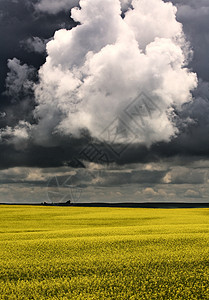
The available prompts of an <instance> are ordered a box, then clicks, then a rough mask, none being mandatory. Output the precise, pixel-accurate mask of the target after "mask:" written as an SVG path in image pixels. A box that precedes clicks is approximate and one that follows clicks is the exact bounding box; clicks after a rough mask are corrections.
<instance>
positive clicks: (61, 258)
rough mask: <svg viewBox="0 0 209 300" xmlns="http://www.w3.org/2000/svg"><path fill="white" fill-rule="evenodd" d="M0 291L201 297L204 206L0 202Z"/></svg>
mask: <svg viewBox="0 0 209 300" xmlns="http://www.w3.org/2000/svg"><path fill="white" fill-rule="evenodd" d="M0 237H1V239H0V299H11V300H14V299H21V300H22V299H37V300H42V299H57V300H60V299H72V300H73V299H82V300H86V299H92V300H93V299H98V300H102V299H121V300H126V299H132V300H133V299H149V300H151V299H166V300H168V299H172V300H173V299H186V300H192V299H198V300H200V299H204V300H205V299H209V209H207V208H206V209H203V208H201V209H168V210H166V209H164V210H163V209H144V208H79V207H41V206H40V207H38V206H37V207H36V206H1V207H0Z"/></svg>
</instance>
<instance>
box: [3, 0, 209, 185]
mask: <svg viewBox="0 0 209 300" xmlns="http://www.w3.org/2000/svg"><path fill="white" fill-rule="evenodd" d="M35 3H36V1H24V0H19V1H8V0H2V1H1V2H0V37H1V45H3V46H1V48H0V72H1V79H0V92H1V93H2V92H4V91H5V89H6V85H5V79H6V76H7V73H8V72H9V69H8V67H7V61H8V59H13V58H14V57H16V58H17V59H19V60H20V61H21V62H22V64H24V63H26V64H27V65H29V66H33V67H34V68H35V69H38V68H39V67H40V66H41V65H42V64H43V63H44V61H45V54H44V53H43V52H42V51H40V52H38V51H34V52H31V49H32V48H30V47H29V46H27V43H29V42H28V41H30V43H31V41H33V37H37V38H39V39H41V40H42V41H43V40H45V39H49V38H51V37H52V36H53V34H54V32H55V31H56V30H57V29H59V28H62V27H64V28H68V29H69V28H72V27H73V26H75V25H76V24H75V23H74V22H73V20H71V19H70V18H69V12H60V13H59V14H56V15H49V14H44V13H40V12H39V13H38V12H36V11H35V10H34V7H33V4H35ZM173 3H174V4H176V5H177V7H178V12H177V19H178V20H179V21H180V22H181V23H182V24H183V27H184V32H185V34H186V36H187V39H188V40H189V41H190V43H191V46H192V48H193V51H194V57H193V60H192V61H191V62H190V68H192V69H193V70H194V71H195V72H197V75H198V78H199V86H198V88H197V89H196V90H195V91H194V93H193V95H194V101H193V102H191V103H188V104H186V105H185V106H184V108H183V111H181V112H180V111H179V112H177V116H178V117H177V118H176V122H177V123H178V127H179V129H180V133H179V135H178V137H177V138H175V139H173V140H172V141H171V142H169V143H157V144H154V145H152V146H151V147H150V148H147V147H146V146H143V145H139V144H135V145H130V146H129V147H128V148H127V149H126V150H125V151H123V152H122V153H121V154H120V155H115V153H113V152H112V151H111V148H110V147H108V145H103V144H102V145H99V147H100V149H101V151H103V152H105V153H107V154H108V157H109V160H110V161H114V162H116V163H117V164H119V165H124V164H127V163H137V162H142V163H147V162H151V161H159V160H161V159H162V160H164V159H169V158H172V157H182V163H183V162H187V161H188V163H189V162H190V161H191V160H192V159H193V158H197V157H200V158H202V157H206V158H208V156H209V117H208V116H209V85H208V83H207V81H209V64H208V53H209V29H208V28H209V3H208V1H207V0H205V1H196V2H195V1H186V0H184V1H177V0H173ZM37 41H38V40H37ZM39 42H40V41H39ZM30 45H31V44H30ZM20 98H21V99H20ZM34 107H35V102H34V99H33V96H32V95H30V97H28V95H24V96H23V97H19V99H16V100H15V101H14V97H11V95H10V96H9V97H6V95H2V96H1V101H0V111H1V114H0V125H1V127H6V125H9V126H15V125H16V124H17V123H18V121H19V120H24V121H28V122H31V123H32V122H34V120H33V115H32V111H33V109H34ZM4 113H6V116H5V115H4ZM188 118H190V119H191V120H192V121H191V122H190V123H189V124H188V122H187V121H186V120H188ZM184 121H185V123H187V125H186V126H185V127H184V126H183V125H182V124H184ZM53 139H55V141H56V142H54V141H53ZM89 141H90V139H89V137H88V138H87V140H86V139H79V140H76V139H73V140H72V139H69V138H67V137H61V136H59V137H58V136H56V135H54V136H53V135H52V136H50V137H49V140H48V141H46V144H45V145H42V146H40V145H37V144H36V143H35V141H34V140H33V139H29V140H28V142H27V145H26V146H24V147H23V148H17V147H14V146H13V145H11V144H8V143H6V142H5V141H4V142H2V144H1V146H0V152H1V156H0V167H1V168H2V169H4V168H9V167H13V166H29V167H41V168H47V167H59V166H63V165H64V164H70V162H71V160H73V159H74V158H75V157H78V158H80V153H81V151H82V150H83V149H85V147H86V146H87V145H88V143H89ZM84 159H85V158H84ZM86 160H87V161H88V158H86ZM145 175H146V174H145ZM158 175H159V174H158ZM122 176H123V175H122ZM146 176H148V175H146ZM146 176H145V179H146V178H147V177H146ZM162 176H163V174H160V177H159V178H161V177H162ZM124 178H125V177H124ZM135 178H137V177H135ZM118 179H119V181H120V182H121V183H123V182H125V181H126V180H127V178H125V179H123V178H122V177H118ZM132 179H133V178H132ZM114 180H116V179H114ZM114 180H113V182H114ZM146 180H147V181H149V180H150V181H151V180H153V178H152V179H149V178H147V179H146Z"/></svg>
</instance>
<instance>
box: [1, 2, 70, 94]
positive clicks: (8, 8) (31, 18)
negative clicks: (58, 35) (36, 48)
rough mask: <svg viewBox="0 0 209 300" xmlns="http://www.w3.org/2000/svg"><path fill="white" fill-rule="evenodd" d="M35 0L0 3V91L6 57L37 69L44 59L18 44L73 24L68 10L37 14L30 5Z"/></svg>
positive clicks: (2, 85)
mask: <svg viewBox="0 0 209 300" xmlns="http://www.w3.org/2000/svg"><path fill="white" fill-rule="evenodd" d="M36 2H37V1H35V0H33V1H25V0H19V1H11V0H10V1H8V0H1V2H0V37H1V45H2V46H1V48H0V70H1V74H2V75H3V76H1V81H0V89H1V90H0V91H1V92H2V91H4V88H5V87H4V79H5V78H6V73H7V71H8V69H7V60H8V59H9V58H10V59H13V58H14V57H16V58H18V59H20V61H22V62H23V63H27V64H28V65H33V66H34V67H36V68H39V67H40V65H42V64H43V63H44V61H45V57H44V56H43V55H41V54H40V53H32V54H31V53H30V52H28V51H27V49H25V48H24V47H23V45H22V41H25V40H27V39H29V38H32V37H39V38H42V39H48V38H51V37H52V36H53V34H54V32H55V31H56V30H57V29H59V28H62V27H64V28H69V29H70V28H72V27H73V26H75V23H74V22H73V20H71V19H70V17H69V12H61V13H59V14H57V15H56V16H53V15H47V14H42V13H37V12H36V11H35V9H34V6H33V4H35V3H36Z"/></svg>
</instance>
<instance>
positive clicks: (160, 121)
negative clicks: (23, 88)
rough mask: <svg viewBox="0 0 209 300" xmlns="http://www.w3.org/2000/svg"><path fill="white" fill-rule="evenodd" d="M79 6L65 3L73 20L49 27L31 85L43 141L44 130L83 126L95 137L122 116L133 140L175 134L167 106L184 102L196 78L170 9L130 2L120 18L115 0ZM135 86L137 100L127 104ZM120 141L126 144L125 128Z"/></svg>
mask: <svg viewBox="0 0 209 300" xmlns="http://www.w3.org/2000/svg"><path fill="white" fill-rule="evenodd" d="M80 7H81V9H78V8H74V9H72V18H73V19H74V20H75V21H78V22H79V23H80V25H78V26H77V27H76V28H73V29H71V30H65V29H62V30H59V31H57V32H56V33H55V35H54V38H53V40H52V41H50V42H49V43H48V44H47V54H48V56H47V59H46V63H45V64H44V65H43V66H42V67H41V69H40V71H39V77H40V82H39V84H38V85H37V86H36V87H35V96H36V101H37V107H36V110H35V112H34V115H35V117H36V118H37V119H38V120H39V124H38V126H37V128H36V131H37V132H41V136H42V140H44V139H45V135H46V136H47V135H48V133H49V132H54V133H55V132H56V133H57V132H58V133H62V134H66V135H71V134H72V135H74V136H79V134H80V130H81V129H83V128H86V129H88V130H89V132H90V133H91V135H92V136H93V137H96V138H100V137H101V132H102V131H103V130H104V129H105V128H107V127H108V125H109V124H110V123H111V122H112V121H114V119H115V118H119V120H117V119H116V121H115V122H116V127H121V121H120V119H122V120H123V122H124V123H125V127H126V128H130V129H131V132H132V135H133V136H134V138H135V141H137V142H143V143H146V144H147V145H150V144H152V143H153V142H157V141H169V140H170V138H171V137H173V136H175V134H176V133H177V128H176V127H175V125H174V124H173V122H172V114H173V110H172V108H171V107H172V106H173V105H177V106H178V107H181V105H182V104H184V103H185V102H187V101H190V100H191V90H192V89H194V88H195V87H196V84H197V79H196V75H195V74H194V73H192V72H191V71H190V70H188V69H187V68H186V63H187V54H189V53H188V52H189V51H188V44H187V43H186V41H185V38H184V34H183V31H182V25H181V24H180V23H179V22H177V21H176V8H175V7H174V6H173V5H172V4H171V3H164V2H163V1H162V0H150V1H149V2H147V1H145V0H141V1H139V0H133V1H132V7H133V9H129V10H128V11H127V12H126V13H125V18H122V17H121V3H120V1H119V0H107V1H105V2H104V1H102V0H89V1H84V0H81V1H80ZM141 92H144V93H145V98H143V99H142V100H140V99H139V101H138V100H136V101H138V102H136V103H133V107H129V104H130V103H131V102H132V101H133V100H134V99H137V97H138V96H139V95H140V93H141ZM140 101H141V102H140ZM135 104H136V105H135ZM134 105H135V106H137V109H139V108H140V109H141V111H140V112H139V114H138V117H140V118H139V120H136V119H135V118H133V109H134V107H135V106H134ZM127 107H129V111H128V114H127V109H126V108H127ZM130 110H132V115H130ZM123 125H124V124H123ZM121 135H123V134H122V133H121ZM106 139H108V138H106ZM121 141H124V142H127V132H126V134H124V136H121Z"/></svg>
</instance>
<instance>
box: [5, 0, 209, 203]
mask: <svg viewBox="0 0 209 300" xmlns="http://www.w3.org/2000/svg"><path fill="white" fill-rule="evenodd" d="M0 39H1V47H0V151H1V155H0V183H1V185H0V202H31V203H32V202H33V203H38V202H43V201H46V202H59V201H66V200H68V199H71V200H72V201H73V202H76V201H80V202H86V201H96V202H128V201H139V202H144V201H163V202H164V201H172V202H173V201H185V202H188V201H190V202H207V201H208V200H209V197H208V195H209V186H208V183H209V177H208V171H209V62H208V53H209V3H208V0H198V1H195V0H181V1H180V0H173V1H172V2H170V1H163V0H132V1H131V0H121V1H119V0H106V1H102V0H85V1H84V0H80V1H78V0H1V1H0Z"/></svg>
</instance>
